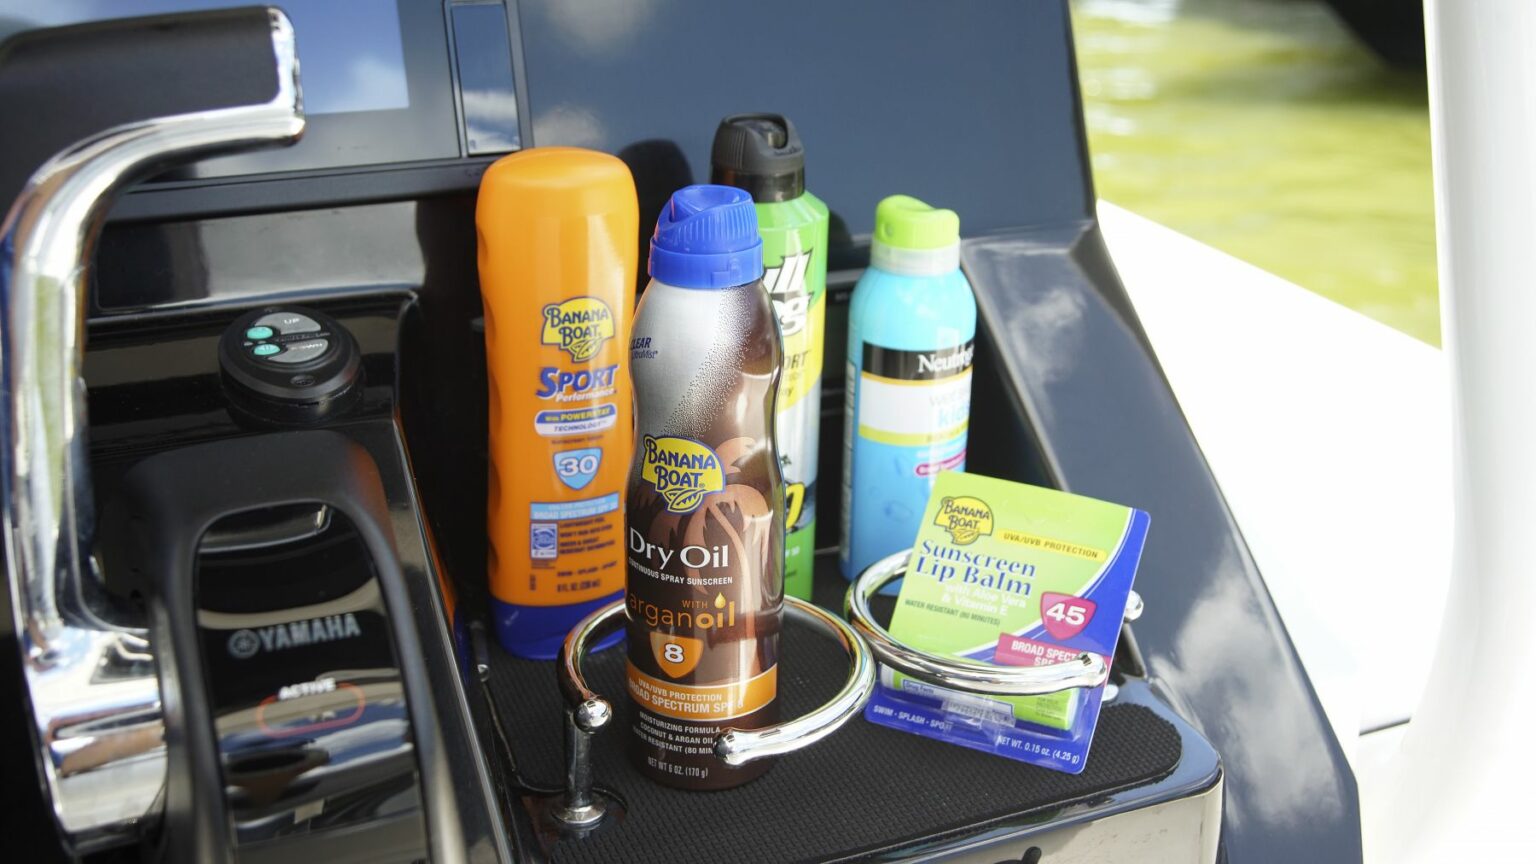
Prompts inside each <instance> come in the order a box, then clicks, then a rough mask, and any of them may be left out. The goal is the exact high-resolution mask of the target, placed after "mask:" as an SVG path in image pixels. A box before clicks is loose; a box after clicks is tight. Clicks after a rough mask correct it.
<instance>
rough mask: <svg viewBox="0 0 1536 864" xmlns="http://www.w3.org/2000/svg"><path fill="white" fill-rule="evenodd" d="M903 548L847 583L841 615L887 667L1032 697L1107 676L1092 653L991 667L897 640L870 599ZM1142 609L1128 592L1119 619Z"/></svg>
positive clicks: (893, 570)
mask: <svg viewBox="0 0 1536 864" xmlns="http://www.w3.org/2000/svg"><path fill="white" fill-rule="evenodd" d="M907 558H908V554H907V553H906V552H897V553H896V554H894V555H888V556H886V557H885V558H882V559H880V560H879V561H876V562H875V563H874V564H871V565H870V566H869V567H867V568H865V570H864V572H863V573H860V574H859V578H858V579H856V580H854V583H853V584H852V585H850V586H849V587H848V594H847V597H846V599H845V600H844V601H843V614H844V615H846V616H847V617H848V621H849V623H851V624H852V625H853V628H854V629H855V630H857V631H858V632H859V635H860V636H863V637H864V640H865V641H866V642H868V643H869V648H870V650H871V651H873V652H874V654H875V659H877V660H879V661H880V662H881V663H884V664H885V665H887V666H890V667H891V668H892V669H895V670H897V671H900V672H902V673H903V674H906V675H910V676H912V677H913V678H916V679H918V680H919V681H924V682H927V683H929V684H933V685H935V686H938V687H947V688H949V689H951V690H960V691H964V692H967V693H980V694H985V695H994V696H1036V695H1040V694H1044V693H1055V692H1057V691H1060V690H1067V689H1071V688H1074V687H1098V686H1099V685H1101V684H1104V683H1106V682H1107V681H1108V680H1109V663H1108V662H1107V661H1106V660H1105V659H1104V658H1103V657H1100V656H1099V655H1097V654H1088V653H1084V654H1080V655H1078V656H1077V657H1075V658H1073V659H1071V660H1067V661H1064V662H1061V663H1052V664H1049V665H1045V666H994V665H992V664H990V663H981V662H978V661H972V660H960V659H956V658H954V657H943V656H940V655H938V654H930V653H928V652H926V651H919V650H917V649H916V648H912V647H910V646H908V645H905V644H903V643H901V642H899V641H897V640H896V639H895V638H894V637H893V636H891V634H890V633H889V632H888V631H887V630H886V629H885V627H884V626H883V625H881V624H880V622H879V621H877V620H876V619H875V615H874V613H873V611H871V609H870V606H869V601H870V598H872V597H874V596H875V595H876V594H878V593H879V592H880V589H882V588H884V587H885V586H886V585H889V584H890V583H892V582H894V581H895V580H897V579H900V578H901V577H902V575H903V574H905V573H906V570H907ZM1141 612H1142V602H1141V597H1140V596H1139V595H1137V594H1136V592H1134V591H1132V592H1131V594H1130V597H1129V598H1128V599H1127V600H1126V604H1125V620H1127V621H1133V620H1135V619H1136V618H1138V617H1140V615H1141Z"/></svg>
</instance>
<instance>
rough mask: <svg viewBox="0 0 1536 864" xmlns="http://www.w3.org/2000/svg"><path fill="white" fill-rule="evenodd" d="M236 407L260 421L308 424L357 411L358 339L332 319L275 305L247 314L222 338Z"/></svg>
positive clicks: (226, 375) (226, 377)
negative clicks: (346, 412)
mask: <svg viewBox="0 0 1536 864" xmlns="http://www.w3.org/2000/svg"><path fill="white" fill-rule="evenodd" d="M219 366H220V369H221V370H222V372H223V376H224V382H225V392H226V393H227V394H228V395H229V397H230V402H231V407H232V409H234V410H235V412H236V413H237V414H239V415H241V416H243V417H244V418H246V419H249V420H252V421H254V422H256V423H258V424H304V423H313V422H317V421H320V420H324V419H328V418H330V417H333V416H336V415H337V414H339V413H342V412H344V411H346V410H347V409H348V408H349V407H351V404H352V401H353V397H355V395H356V394H357V392H358V390H359V387H358V385H359V384H360V382H361V378H362V358H361V353H360V352H359V351H358V347H357V342H356V340H355V339H353V338H352V334H351V333H349V332H347V329H346V328H345V327H343V326H341V324H339V323H337V322H336V321H335V320H334V319H332V318H331V317H330V316H328V315H325V314H324V313H322V312H319V311H316V310H314V309H307V308H304V307H300V306H269V307H266V308H263V309H258V310H256V311H254V312H250V313H247V314H245V315H243V316H241V317H240V318H239V319H238V320H236V321H235V322H234V323H233V324H231V325H230V327H229V329H227V330H225V331H224V336H223V338H221V339H220V340H219Z"/></svg>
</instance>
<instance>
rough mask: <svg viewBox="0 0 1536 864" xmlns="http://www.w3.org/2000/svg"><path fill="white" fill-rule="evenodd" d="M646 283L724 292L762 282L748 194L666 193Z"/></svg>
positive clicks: (732, 190) (725, 190) (729, 189)
mask: <svg viewBox="0 0 1536 864" xmlns="http://www.w3.org/2000/svg"><path fill="white" fill-rule="evenodd" d="M650 272H651V278H652V279H655V280H656V281H657V282H663V283H666V284H667V285H676V286H677V287H679V288H730V287H732V286H735V285H746V284H747V283H749V282H755V281H757V280H758V279H761V278H762V277H763V238H761V237H759V236H758V235H757V210H756V209H755V208H754V207H753V206H752V195H751V194H750V193H748V192H747V191H746V190H745V189H737V188H736V187H734V186H707V185H697V186H684V187H683V188H681V189H679V190H677V191H676V192H673V193H672V197H671V198H669V199H668V200H667V204H666V206H665V207H663V208H661V216H659V217H657V219H656V234H655V235H654V236H652V237H651V263H650Z"/></svg>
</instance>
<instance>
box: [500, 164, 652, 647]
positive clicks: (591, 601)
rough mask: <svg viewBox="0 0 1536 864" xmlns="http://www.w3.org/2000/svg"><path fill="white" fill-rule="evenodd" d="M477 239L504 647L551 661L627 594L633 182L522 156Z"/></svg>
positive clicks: (616, 168) (506, 174) (503, 178)
mask: <svg viewBox="0 0 1536 864" xmlns="http://www.w3.org/2000/svg"><path fill="white" fill-rule="evenodd" d="M475 227H476V229H477V234H478V236H479V245H480V293H481V296H482V297H483V299H484V300H485V354H486V363H487V367H488V368H487V375H488V379H489V384H490V442H489V445H490V472H491V473H490V494H489V496H488V505H489V506H488V510H489V514H488V515H489V518H488V528H489V532H490V548H489V552H488V558H487V565H488V570H489V573H490V581H491V607H492V612H493V615H494V617H495V625H496V636H497V638H498V640H499V641H500V642H501V644H502V646H503V647H504V648H506V649H507V650H508V651H510V652H512V653H513V654H517V655H518V656H521V657H529V658H534V659H541V660H543V659H551V658H553V657H554V656H555V655H556V654H557V653H558V652H559V650H560V644H561V642H562V641H564V639H565V636H566V633H567V632H569V631H570V629H571V627H572V626H573V625H575V624H576V622H578V621H580V620H581V619H582V618H583V617H584V616H586V615H587V613H589V612H591V611H592V610H594V609H596V608H598V607H599V606H602V605H603V604H605V603H608V602H610V601H612V600H617V599H619V597H621V596H622V595H623V593H624V569H625V568H624V536H623V534H624V489H625V483H626V480H627V477H628V471H629V460H630V455H631V452H632V450H633V448H634V428H633V423H632V421H631V410H632V406H631V402H630V389H629V327H630V320H631V315H630V313H631V311H632V310H633V308H634V303H635V260H636V255H637V252H638V250H637V247H636V244H635V238H636V236H638V234H639V230H640V229H639V205H638V204H637V203H636V198H635V182H634V178H633V177H632V176H631V175H630V173H629V168H628V167H626V166H625V165H624V163H623V162H621V161H619V160H618V159H616V158H614V157H612V156H609V155H607V154H604V153H597V152H594V151H590V150H580V149H575V148H569V147H545V148H533V149H530V150H524V151H522V152H520V153H514V154H512V155H510V156H507V157H505V158H503V159H500V160H498V161H497V162H496V163H495V164H493V165H492V166H491V167H490V168H489V169H487V170H486V172H485V177H484V179H482V180H481V181H480V197H479V200H478V202H477V204H476V207H475Z"/></svg>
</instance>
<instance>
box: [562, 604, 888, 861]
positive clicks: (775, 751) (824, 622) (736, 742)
mask: <svg viewBox="0 0 1536 864" xmlns="http://www.w3.org/2000/svg"><path fill="white" fill-rule="evenodd" d="M784 611H785V612H786V613H787V614H789V615H790V616H792V617H795V618H799V619H801V620H802V621H804V622H805V623H809V624H812V625H814V626H816V627H818V628H820V629H821V630H823V631H824V632H827V633H829V634H830V635H831V636H832V637H833V638H835V639H836V640H837V641H838V643H839V644H840V645H841V646H842V648H843V650H844V651H846V652H847V654H848V661H849V669H848V680H847V681H846V682H845V683H844V684H843V687H842V689H841V690H839V691H838V692H837V694H836V695H835V696H833V697H832V698H831V699H829V700H828V701H827V702H826V703H825V704H823V705H822V706H821V707H819V708H817V709H815V710H814V711H811V712H810V713H808V714H805V715H804V716H801V717H797V718H795V719H793V720H786V721H785V722H783V723H777V724H774V725H772V726H765V727H763V728H761V729H726V730H725V731H723V732H722V733H720V734H719V735H718V736H716V738H715V743H714V750H715V755H716V756H718V757H719V758H720V760H721V761H723V762H725V763H726V764H728V765H745V764H746V763H748V762H752V761H754V760H757V759H766V758H769V757H771V756H782V755H785V754H787V753H792V752H794V751H796V750H800V749H802V748H805V747H809V746H811V745H812V744H815V743H816V742H818V741H820V740H822V739H823V738H825V737H827V736H828V735H831V734H832V733H833V732H836V731H837V730H838V729H840V728H842V726H843V725H844V724H846V723H847V722H848V721H849V720H852V719H853V718H854V717H856V716H857V715H858V714H859V711H860V709H862V708H863V707H864V703H865V702H867V701H868V700H869V697H870V695H871V694H872V693H873V692H874V688H875V661H874V656H873V655H872V654H871V653H870V650H869V647H868V646H867V645H866V644H865V642H864V640H863V639H861V638H859V635H858V634H857V633H856V632H854V630H853V628H852V627H850V626H849V625H848V623H847V622H845V621H843V620H842V619H841V618H838V617H837V616H836V615H833V614H832V613H830V612H828V611H826V610H825V609H822V608H820V607H818V606H815V605H813V604H811V603H808V602H806V601H804V600H800V599H797V598H794V597H785V598H784ZM624 618H625V614H624V603H623V602H622V601H616V602H614V603H610V604H609V605H607V606H604V607H603V608H601V609H598V610H597V611H595V612H593V613H592V614H591V615H588V616H587V617H586V618H584V619H582V621H581V622H580V623H579V624H577V625H576V627H575V629H573V630H572V631H571V633H570V635H569V636H567V637H566V639H565V645H564V646H563V647H562V648H561V649H560V659H559V661H558V666H557V669H556V671H557V674H558V675H559V678H560V689H561V691H562V693H563V695H564V696H565V755H566V759H565V784H566V785H565V791H564V792H562V793H561V794H560V795H559V796H557V797H556V799H555V800H554V801H553V802H551V806H550V807H549V808H548V809H547V811H546V812H547V815H548V817H549V819H550V820H551V821H552V822H553V823H554V824H555V825H556V826H557V827H559V828H560V829H561V830H563V831H564V832H566V833H569V834H576V835H578V836H579V835H580V834H582V833H584V832H587V831H591V830H593V829H595V828H596V827H597V826H598V825H599V824H600V823H601V822H602V821H603V820H604V818H606V817H607V816H608V814H609V811H610V809H612V807H613V804H614V802H613V801H612V800H611V799H610V798H608V797H607V796H605V795H603V794H601V793H599V792H597V791H596V790H595V789H594V788H593V783H594V779H595V778H594V776H593V768H592V745H593V736H594V735H596V734H597V732H598V731H599V730H601V729H603V728H605V727H606V726H608V725H609V723H611V722H612V720H613V717H614V711H613V706H612V705H611V704H610V703H609V702H608V700H607V699H605V698H603V697H602V696H600V695H599V694H598V693H597V692H596V691H594V690H592V688H591V687H589V686H587V681H586V677H585V676H584V675H583V674H582V671H581V662H582V660H583V659H585V657H586V654H587V650H588V648H589V647H590V646H592V645H595V644H596V643H597V642H598V641H599V640H600V639H601V638H602V637H603V636H606V635H608V634H609V633H610V632H611V631H612V630H613V629H614V628H615V627H618V626H619V625H620V624H621V623H622V622H623V621H624Z"/></svg>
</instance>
